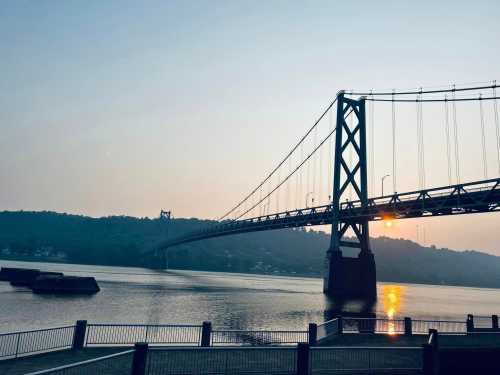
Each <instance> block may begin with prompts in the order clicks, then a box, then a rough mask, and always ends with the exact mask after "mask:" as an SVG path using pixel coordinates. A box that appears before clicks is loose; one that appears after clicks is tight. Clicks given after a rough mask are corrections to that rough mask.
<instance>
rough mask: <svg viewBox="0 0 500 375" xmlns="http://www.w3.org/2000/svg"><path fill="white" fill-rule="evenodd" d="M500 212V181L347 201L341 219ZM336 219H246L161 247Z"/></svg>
mask: <svg viewBox="0 0 500 375" xmlns="http://www.w3.org/2000/svg"><path fill="white" fill-rule="evenodd" d="M498 210H500V178H496V179H490V180H483V181H475V182H470V183H466V184H459V185H452V186H444V187H439V188H433V189H425V190H418V191H412V192H406V193H396V194H393V195H388V196H382V197H376V198H370V199H368V201H367V202H366V204H364V205H363V204H362V203H361V202H360V201H353V202H343V203H341V204H340V212H339V220H340V221H344V222H348V221H352V222H356V221H359V220H369V221H376V220H383V219H385V218H393V219H407V218H418V217H424V216H446V215H461V214H472V213H480V212H492V211H498ZM332 219H333V211H332V205H326V206H317V207H310V208H303V209H297V210H292V211H286V212H280V213H277V214H273V215H266V216H259V217H254V218H250V219H244V220H236V221H225V222H220V223H216V224H211V225H208V226H207V227H205V228H201V229H200V230H197V231H193V232H189V233H186V234H184V235H182V236H179V237H177V238H173V239H171V240H168V241H166V242H165V243H163V244H162V245H161V246H160V248H167V247H170V246H176V245H180V244H183V243H187V242H192V241H198V240H202V239H206V238H212V237H220V236H227V235H231V234H238V233H247V232H256V231H263V230H273V229H283V228H294V227H304V226H311V225H325V224H330V223H331V222H332ZM343 246H349V244H344V245H343Z"/></svg>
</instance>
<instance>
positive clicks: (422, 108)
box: [419, 88, 426, 189]
mask: <svg viewBox="0 0 500 375" xmlns="http://www.w3.org/2000/svg"><path fill="white" fill-rule="evenodd" d="M420 91H422V88H420ZM420 99H422V94H421V95H420ZM419 106H420V151H421V158H422V161H421V163H420V164H421V165H422V189H424V188H425V186H426V181H425V142H424V107H423V103H422V101H420V102H419Z"/></svg>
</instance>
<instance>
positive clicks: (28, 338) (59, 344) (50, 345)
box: [0, 326, 75, 359]
mask: <svg viewBox="0 0 500 375" xmlns="http://www.w3.org/2000/svg"><path fill="white" fill-rule="evenodd" d="M74 331H75V326H65V327H57V328H48V329H37V330H32V331H22V332H12V333H3V334H0V359H8V358H17V357H19V356H24V355H28V354H35V353H43V352H48V351H53V350H60V349H69V348H71V347H72V345H73V336H74Z"/></svg>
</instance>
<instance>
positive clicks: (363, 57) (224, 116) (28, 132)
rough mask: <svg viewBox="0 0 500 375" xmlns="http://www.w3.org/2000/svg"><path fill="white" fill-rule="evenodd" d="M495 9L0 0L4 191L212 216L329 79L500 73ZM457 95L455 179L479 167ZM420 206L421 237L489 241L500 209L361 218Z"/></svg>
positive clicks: (314, 104)
mask: <svg viewBox="0 0 500 375" xmlns="http://www.w3.org/2000/svg"><path fill="white" fill-rule="evenodd" d="M499 16H500V3H499V2H498V1H493V0H492V1H474V2H471V1H418V2H417V1H385V2H384V1H358V2H349V1H342V2H340V1H330V2H319V1H310V2H298V1H297V2H292V1H261V2H255V1H244V2H243V1H228V2H223V1H218V2H217V1H206V2H205V1H178V2H177V1H21V0H16V1H2V4H1V6H0V20H1V21H0V36H1V38H0V56H1V59H0V71H1V74H0V87H1V88H2V90H0V103H1V110H0V126H1V129H2V132H1V136H0V158H1V162H0V179H1V181H2V184H1V185H0V209H2V210H20V209H24V210H55V211H60V212H71V213H81V214H87V215H92V216H101V215H112V214H124V215H134V216H157V215H158V213H159V211H160V209H161V208H165V209H167V208H168V209H172V211H173V213H174V216H176V217H203V218H214V217H217V216H219V215H220V214H221V213H222V212H223V211H224V210H225V209H227V208H228V207H230V206H231V205H232V204H233V203H235V202H236V201H237V200H238V199H239V198H240V197H241V196H242V195H243V194H244V193H246V192H248V190H250V188H251V187H253V185H255V183H257V182H258V181H259V180H260V179H261V178H262V177H263V175H264V174H266V173H267V172H268V171H269V170H270V169H271V168H272V167H273V166H274V165H275V164H276V162H277V161H278V160H280V159H281V158H282V156H283V155H284V154H285V153H286V152H287V151H288V149H289V147H290V146H291V145H292V143H294V142H296V140H297V139H298V138H299V137H300V136H301V135H302V134H303V133H304V132H305V130H306V129H307V128H309V127H310V126H311V125H312V123H313V121H314V120H315V118H316V117H317V116H318V115H319V114H320V113H321V111H322V110H323V109H324V108H325V107H326V106H327V105H328V103H329V102H330V101H331V99H332V98H333V97H334V95H335V93H336V92H337V91H338V90H339V89H343V88H346V89H350V88H360V89H370V88H374V89H386V88H393V87H394V88H406V87H416V86H434V85H443V84H450V83H454V82H456V83H467V82H477V81H488V80H493V79H499V80H500V71H499V68H498V66H499V65H498V63H499V60H500V48H499V40H500V32H499V27H498V19H499ZM410 110H411V109H410ZM461 110H462V111H463V112H462V114H461V117H460V119H461V120H460V121H461V122H460V127H461V131H462V132H463V134H462V139H463V143H462V147H464V149H463V150H462V152H463V157H462V163H463V166H464V167H463V168H464V171H465V172H464V179H465V180H467V178H468V177H470V178H471V179H477V178H481V173H480V172H478V173H479V175H477V176H476V175H474V172H475V171H481V166H480V165H479V164H478V160H480V158H479V156H478V154H479V148H478V147H476V146H477V144H476V143H477V142H476V141H477V140H478V139H479V138H477V129H478V128H477V123H478V121H479V120H478V117H477V115H476V112H474V111H476V108H475V107H474V108H473V107H470V108H468V107H464V108H463V109H461ZM486 110H487V111H489V107H488V108H486ZM384 111H385V112H384ZM384 113H385V115H384ZM433 113H434V114H435V116H433V115H432V114H433ZM439 113H440V112H439V109H438V108H435V109H431V110H430V112H426V119H429V117H433V118H434V117H435V118H434V120H435V124H434V123H432V121H430V122H429V120H426V129H427V132H426V139H428V140H429V142H431V143H432V141H435V145H434V147H432V146H429V147H430V149H431V150H433V151H435V152H436V153H435V154H432V152H431V151H429V153H428V154H427V158H428V159H427V165H428V166H434V165H438V166H439V168H435V169H433V170H432V171H431V172H429V173H430V174H432V173H434V176H430V177H429V179H428V180H429V182H428V185H429V186H436V184H440V183H441V180H442V177H443V176H444V174H443V173H445V172H444V169H443V160H442V159H439V160H437V159H434V158H442V154H439V152H440V151H442V148H443V143H442V142H440V141H436V139H437V138H435V137H434V136H433V134H431V132H430V129H434V126H436V127H437V126H440V125H439V122H441V123H442V120H439V119H437V117H436V116H438V114H439ZM488 113H490V112H488ZM376 114H377V115H376V116H378V117H376V121H375V122H376V124H380V125H378V126H379V127H378V129H380V132H376V135H377V140H378V142H379V143H376V150H377V161H378V163H377V164H376V168H375V174H376V176H375V180H377V181H378V180H379V179H380V177H381V176H382V175H383V174H385V173H390V172H391V171H390V168H391V163H390V160H389V157H390V150H389V149H388V148H387V147H385V146H384V142H387V140H388V139H389V137H390V134H389V133H388V131H387V129H389V128H388V127H387V126H388V125H390V124H389V123H388V122H387V120H386V119H388V118H389V117H388V116H389V114H388V112H387V108H385V109H384V108H383V107H381V109H380V110H379V109H377V108H376ZM384 116H385V117H384ZM488 116H490V115H488ZM408 118H409V117H408ZM405 119H406V117H405V116H403V117H401V116H399V117H398V127H399V128H398V129H399V130H400V134H402V135H403V136H402V138H404V136H405V135H406V136H408V137H407V138H409V139H410V138H411V137H413V135H414V133H415V125H414V123H410V120H409V119H408V122H405ZM490 120H491V117H490V118H488V117H487V124H486V126H487V131H488V142H489V148H488V158H489V166H490V172H489V176H490V177H497V176H498V173H496V169H495V164H494V163H495V162H496V154H495V153H494V144H493V143H494V138H493V133H492V129H493V128H492V126H493V124H492V123H491V121H490ZM413 121H414V120H413ZM384 126H385V127H384ZM436 129H437V128H436ZM439 129H441V128H439ZM439 131H441V130H439ZM440 134H441V133H440ZM469 139H471V140H473V141H474V142H476V143H474V145H475V146H474V147H473V148H472V150H473V151H470V150H469V149H466V148H467V147H468V145H467V141H468V140H469ZM377 140H376V142H377ZM398 140H399V139H398ZM401 142H402V143H401V145H400V149H401V158H403V161H402V162H401V163H400V164H399V166H400V168H402V170H401V171H399V172H398V175H399V176H400V177H399V178H400V186H401V188H398V190H399V191H404V190H407V189H406V187H408V188H411V187H412V186H413V187H416V183H415V179H413V177H414V176H415V174H416V172H414V170H415V169H413V168H412V167H411V166H410V164H407V163H406V161H405V159H404V158H405V157H409V158H411V157H413V158H414V159H415V156H414V155H415V153H414V150H413V149H411V148H408V147H410V146H408V147H407V146H406V144H405V143H404V142H405V141H404V140H403V139H401ZM471 142H472V141H471ZM411 147H416V146H411ZM471 147H472V146H471ZM433 155H436V156H433ZM437 155H441V156H437ZM430 168H431V167H430ZM467 171H470V172H471V173H470V175H468V174H467ZM324 173H325V176H326V173H327V172H326V171H325V172H324ZM412 176H413V177H412ZM387 182H388V185H389V186H390V185H391V182H390V180H387ZM377 186H378V182H377ZM417 224H420V227H421V230H422V228H423V227H425V232H426V242H427V244H431V243H433V244H436V245H437V246H447V247H452V248H457V249H479V250H485V251H488V252H492V253H496V254H499V255H500V244H499V243H500V241H499V239H500V235H499V232H498V227H499V225H500V214H486V215H469V216H464V217H453V218H439V219H436V218H435V219H426V220H424V221H415V220H409V221H400V222H398V223H395V226H394V227H393V228H391V229H387V228H384V227H382V226H381V225H380V224H374V225H372V234H374V235H381V234H384V235H389V236H394V237H405V238H411V239H416V225H417ZM420 240H421V242H422V241H423V233H422V232H421V234H420Z"/></svg>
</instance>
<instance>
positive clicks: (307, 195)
mask: <svg viewBox="0 0 500 375" xmlns="http://www.w3.org/2000/svg"><path fill="white" fill-rule="evenodd" d="M312 193H313V192H312V191H310V192H309V193H307V194H306V208H308V206H307V198H309V195H310V194H312ZM313 202H314V198H313Z"/></svg>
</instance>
